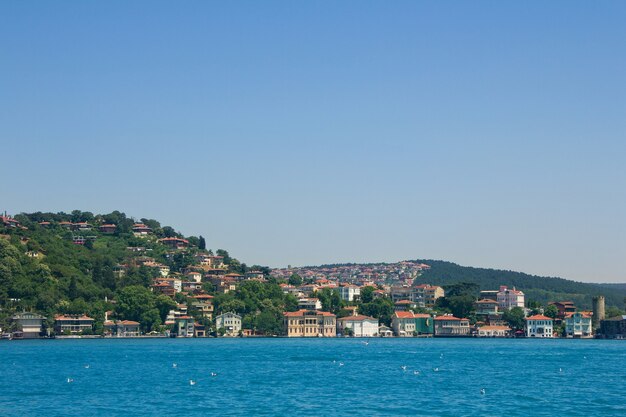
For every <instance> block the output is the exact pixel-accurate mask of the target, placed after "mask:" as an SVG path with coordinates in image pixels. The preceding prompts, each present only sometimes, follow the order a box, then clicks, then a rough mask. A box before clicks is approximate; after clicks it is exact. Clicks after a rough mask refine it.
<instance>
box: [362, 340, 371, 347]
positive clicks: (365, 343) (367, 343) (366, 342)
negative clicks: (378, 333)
mask: <svg viewBox="0 0 626 417" xmlns="http://www.w3.org/2000/svg"><path fill="white" fill-rule="evenodd" d="M361 343H363V344H364V345H365V346H367V345H369V344H370V342H368V341H367V340H366V341H365V342H361Z"/></svg>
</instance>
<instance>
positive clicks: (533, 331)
mask: <svg viewBox="0 0 626 417" xmlns="http://www.w3.org/2000/svg"><path fill="white" fill-rule="evenodd" d="M525 320H526V337H553V333H554V325H553V321H552V319H551V318H550V317H546V316H544V315H541V314H536V315H534V316H530V317H526V319H525Z"/></svg>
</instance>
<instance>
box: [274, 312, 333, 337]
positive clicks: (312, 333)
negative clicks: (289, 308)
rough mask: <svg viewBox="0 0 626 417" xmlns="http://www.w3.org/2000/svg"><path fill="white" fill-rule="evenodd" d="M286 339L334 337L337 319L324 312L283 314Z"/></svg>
mask: <svg viewBox="0 0 626 417" xmlns="http://www.w3.org/2000/svg"><path fill="white" fill-rule="evenodd" d="M283 317H284V321H283V323H284V329H285V335H286V336H287V337H335V335H336V333H335V332H336V330H337V317H336V316H335V315H334V314H332V313H329V312H326V311H317V310H315V311H313V310H300V311H293V312H287V313H283Z"/></svg>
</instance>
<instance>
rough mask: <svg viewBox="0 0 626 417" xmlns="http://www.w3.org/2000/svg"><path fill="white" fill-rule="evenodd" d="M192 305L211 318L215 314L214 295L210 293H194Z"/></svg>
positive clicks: (204, 315)
mask: <svg viewBox="0 0 626 417" xmlns="http://www.w3.org/2000/svg"><path fill="white" fill-rule="evenodd" d="M191 305H192V306H193V307H195V308H196V309H198V310H199V311H200V312H202V316H203V317H206V318H208V319H211V317H212V316H213V296H212V295H208V294H199V295H194V297H193V301H192V302H191Z"/></svg>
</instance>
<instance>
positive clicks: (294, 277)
mask: <svg viewBox="0 0 626 417" xmlns="http://www.w3.org/2000/svg"><path fill="white" fill-rule="evenodd" d="M289 285H293V286H296V287H299V286H300V285H302V277H301V276H300V275H298V274H296V273H293V274H291V276H290V277H289Z"/></svg>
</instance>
